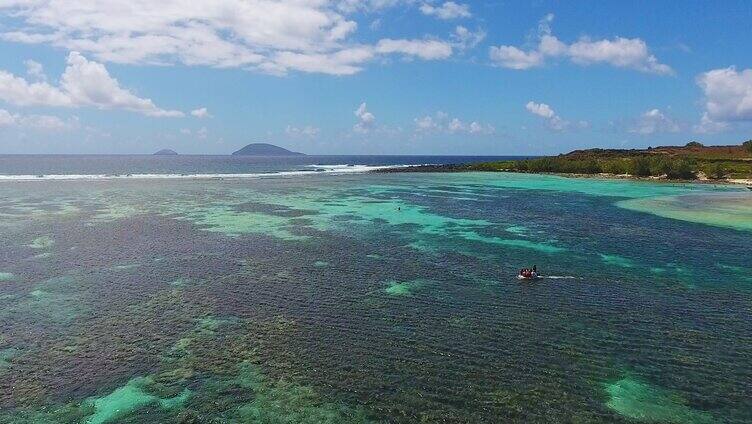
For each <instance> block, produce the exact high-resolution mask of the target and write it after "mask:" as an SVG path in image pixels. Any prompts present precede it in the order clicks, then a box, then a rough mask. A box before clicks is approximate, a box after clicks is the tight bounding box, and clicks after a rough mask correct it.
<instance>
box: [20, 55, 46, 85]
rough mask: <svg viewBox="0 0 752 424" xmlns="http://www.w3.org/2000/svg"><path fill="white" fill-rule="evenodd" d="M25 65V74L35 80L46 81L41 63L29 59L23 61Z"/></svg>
mask: <svg viewBox="0 0 752 424" xmlns="http://www.w3.org/2000/svg"><path fill="white" fill-rule="evenodd" d="M24 65H26V75H28V76H29V78H31V79H34V80H37V81H47V75H45V73H44V67H43V66H42V64H41V63H39V62H36V61H33V60H31V59H29V60H26V61H24Z"/></svg>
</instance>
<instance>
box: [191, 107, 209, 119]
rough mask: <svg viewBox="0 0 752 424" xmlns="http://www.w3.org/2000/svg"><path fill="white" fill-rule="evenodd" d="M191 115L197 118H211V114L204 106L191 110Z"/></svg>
mask: <svg viewBox="0 0 752 424" xmlns="http://www.w3.org/2000/svg"><path fill="white" fill-rule="evenodd" d="M191 115H192V116H195V117H196V118H199V119H203V118H211V114H210V113H209V110H208V109H206V108H205V107H202V108H199V109H194V110H192V111H191Z"/></svg>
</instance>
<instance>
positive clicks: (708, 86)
mask: <svg viewBox="0 0 752 424" xmlns="http://www.w3.org/2000/svg"><path fill="white" fill-rule="evenodd" d="M697 84H698V85H699V86H700V88H701V89H702V92H703V94H704V96H705V99H704V106H705V111H706V113H707V117H708V118H709V119H711V120H714V121H720V122H728V121H750V120H752V69H745V70H743V71H737V70H736V68H734V67H733V66H732V67H729V68H723V69H714V70H712V71H708V72H705V73H703V74H700V75H699V76H698V77H697Z"/></svg>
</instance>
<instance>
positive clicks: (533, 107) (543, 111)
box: [525, 101, 556, 119]
mask: <svg viewBox="0 0 752 424" xmlns="http://www.w3.org/2000/svg"><path fill="white" fill-rule="evenodd" d="M525 109H527V110H528V111H529V112H530V113H532V114H533V115H538V116H541V117H543V118H546V119H550V118H553V117H554V116H556V113H554V110H553V109H551V107H550V106H549V105H547V104H545V103H535V102H533V101H529V102H527V104H526V105H525Z"/></svg>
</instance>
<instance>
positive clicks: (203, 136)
mask: <svg viewBox="0 0 752 424" xmlns="http://www.w3.org/2000/svg"><path fill="white" fill-rule="evenodd" d="M208 135H209V131H208V130H207V129H206V127H201V128H199V129H198V131H196V137H198V138H200V139H201V140H206V137H207V136H208Z"/></svg>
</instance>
